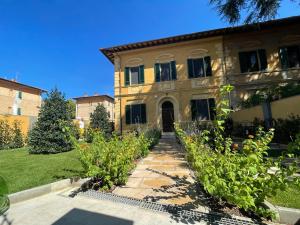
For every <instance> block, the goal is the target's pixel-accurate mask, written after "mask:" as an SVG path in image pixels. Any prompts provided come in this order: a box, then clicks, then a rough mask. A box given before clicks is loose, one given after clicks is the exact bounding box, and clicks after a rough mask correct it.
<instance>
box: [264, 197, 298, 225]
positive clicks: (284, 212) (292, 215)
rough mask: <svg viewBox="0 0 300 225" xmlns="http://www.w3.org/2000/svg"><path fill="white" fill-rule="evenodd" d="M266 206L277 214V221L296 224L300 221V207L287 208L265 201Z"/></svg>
mask: <svg viewBox="0 0 300 225" xmlns="http://www.w3.org/2000/svg"><path fill="white" fill-rule="evenodd" d="M264 203H265V205H266V207H267V208H268V209H270V210H272V211H273V212H275V214H276V222H280V223H287V224H296V223H297V222H299V221H300V209H294V208H287V207H282V206H278V205H273V204H272V203H270V202H268V201H265V202H264Z"/></svg>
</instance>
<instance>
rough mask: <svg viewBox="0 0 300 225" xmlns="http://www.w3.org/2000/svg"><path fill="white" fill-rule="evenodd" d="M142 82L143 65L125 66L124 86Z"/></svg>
mask: <svg viewBox="0 0 300 225" xmlns="http://www.w3.org/2000/svg"><path fill="white" fill-rule="evenodd" d="M143 83H144V65H140V66H135V67H125V86H128V85H135V84H143Z"/></svg>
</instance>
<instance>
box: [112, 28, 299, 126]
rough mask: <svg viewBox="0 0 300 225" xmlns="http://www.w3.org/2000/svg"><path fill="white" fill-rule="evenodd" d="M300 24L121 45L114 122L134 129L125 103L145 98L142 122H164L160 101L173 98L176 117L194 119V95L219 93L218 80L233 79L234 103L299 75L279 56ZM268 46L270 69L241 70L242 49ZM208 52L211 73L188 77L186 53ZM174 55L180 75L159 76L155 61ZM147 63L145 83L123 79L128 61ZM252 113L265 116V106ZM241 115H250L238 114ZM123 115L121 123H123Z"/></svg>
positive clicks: (295, 38)
mask: <svg viewBox="0 0 300 225" xmlns="http://www.w3.org/2000/svg"><path fill="white" fill-rule="evenodd" d="M299 37H300V26H299V25H297V26H292V27H288V26H287V27H281V28H278V29H277V28H276V29H273V30H268V31H264V32H252V33H242V34H241V33H240V34H237V35H227V36H224V37H222V36H219V37H214V38H206V39H200V40H193V41H187V42H181V43H175V44H168V45H161V46H156V47H148V48H143V49H138V50H131V51H122V52H119V53H118V54H115V55H114V60H115V62H114V65H115V73H114V77H115V85H114V88H115V115H116V117H115V128H116V130H120V129H121V127H122V129H123V130H130V129H133V128H134V127H135V126H136V125H126V123H125V106H126V105H127V104H134V103H146V111H147V113H146V114H147V122H148V123H147V124H146V125H141V126H154V125H155V126H159V127H161V104H162V103H163V102H164V101H165V100H170V101H171V102H172V103H173V105H174V111H175V121H180V122H185V121H190V120H191V111H190V100H191V99H201V98H212V97H213V98H216V99H217V91H218V88H219V87H220V85H222V84H225V83H230V84H232V85H234V86H235V91H234V92H232V93H231V94H230V100H231V104H232V106H234V107H235V106H236V105H237V104H238V103H239V102H240V101H241V100H242V99H247V98H248V97H249V95H250V94H251V93H252V92H254V91H255V90H257V89H260V88H264V87H268V86H270V85H273V84H278V83H284V82H293V81H294V80H300V70H299V68H298V69H290V70H287V71H282V70H281V67H280V63H279V58H278V48H279V47H280V46H285V45H292V44H295V43H298V44H300V38H299ZM261 48H263V49H266V54H267V61H268V69H267V71H266V72H255V73H243V74H242V73H240V64H239V58H238V56H239V52H240V51H248V50H256V49H261ZM206 55H208V56H210V57H211V63H212V70H213V75H212V77H207V78H196V79H189V78H188V74H187V72H188V71H187V59H188V58H197V57H203V56H206ZM173 60H175V61H176V69H177V80H176V81H164V82H157V83H156V82H155V75H154V64H155V63H156V62H167V61H173ZM138 65H144V68H145V70H144V79H145V83H144V84H141V85H134V86H129V87H127V86H125V85H124V68H125V67H126V66H128V67H130V66H138ZM253 113H254V114H253V115H257V117H260V118H262V112H259V110H257V111H254V112H253ZM240 116H241V119H246V120H247V119H248V117H247V116H246V115H240ZM120 119H122V126H121V123H120V121H121V120H120Z"/></svg>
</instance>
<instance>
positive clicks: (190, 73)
mask: <svg viewBox="0 0 300 225" xmlns="http://www.w3.org/2000/svg"><path fill="white" fill-rule="evenodd" d="M187 65H188V76H189V78H193V77H194V69H193V60H192V59H188V60H187Z"/></svg>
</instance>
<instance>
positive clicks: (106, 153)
mask: <svg viewBox="0 0 300 225" xmlns="http://www.w3.org/2000/svg"><path fill="white" fill-rule="evenodd" d="M149 146H150V141H149V140H148V139H147V138H146V137H145V135H144V134H141V135H139V136H138V137H137V136H136V135H135V134H134V133H129V134H127V135H125V136H123V137H118V136H116V135H113V136H112V137H111V138H110V139H107V138H106V137H105V135H104V134H103V133H102V132H97V133H96V134H95V135H94V140H93V142H92V143H91V144H90V145H84V146H79V145H77V147H78V148H79V151H80V155H81V162H82V164H83V167H84V168H85V170H86V173H87V176H90V177H93V178H94V179H95V180H96V181H97V183H96V185H97V187H99V188H102V189H104V190H107V189H110V188H111V187H112V186H113V185H121V184H125V182H126V181H127V178H128V175H129V172H130V171H131V170H132V169H133V168H134V165H135V164H134V160H135V159H137V158H139V157H142V156H145V155H146V154H147V153H148V149H149Z"/></svg>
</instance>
